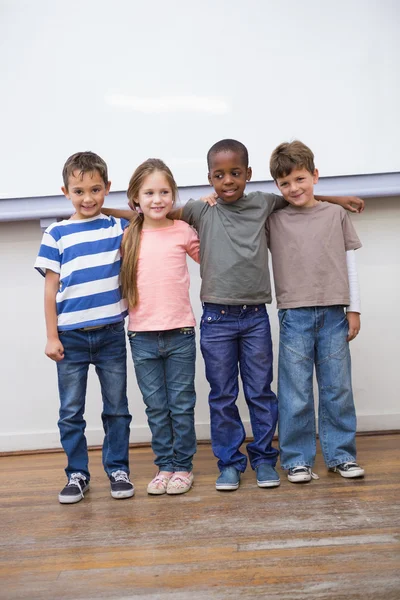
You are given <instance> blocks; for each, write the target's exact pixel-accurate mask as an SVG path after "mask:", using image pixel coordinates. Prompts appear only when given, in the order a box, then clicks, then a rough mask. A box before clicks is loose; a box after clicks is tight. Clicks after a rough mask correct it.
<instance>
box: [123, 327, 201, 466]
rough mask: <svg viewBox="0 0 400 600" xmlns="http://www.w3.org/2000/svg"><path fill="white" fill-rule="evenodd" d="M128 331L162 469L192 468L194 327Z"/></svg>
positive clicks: (193, 444) (155, 450)
mask: <svg viewBox="0 0 400 600" xmlns="http://www.w3.org/2000/svg"><path fill="white" fill-rule="evenodd" d="M128 336H129V342H130V345H131V350H132V358H133V364H134V367H135V373H136V379H137V382H138V385H139V388H140V391H141V392H142V396H143V401H144V403H145V404H146V414H147V419H148V423H149V427H150V430H151V433H152V441H151V447H152V448H153V452H154V454H155V455H156V458H155V461H154V462H155V464H156V465H157V466H158V468H159V470H160V471H191V470H192V468H193V463H192V460H193V455H194V453H195V452H196V432H195V428H194V406H195V403H196V394H195V389H194V375H195V363H196V342H195V333H194V328H193V327H183V328H182V329H171V330H169V331H138V332H134V331H129V332H128Z"/></svg>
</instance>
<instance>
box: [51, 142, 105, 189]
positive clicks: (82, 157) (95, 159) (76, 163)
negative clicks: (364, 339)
mask: <svg viewBox="0 0 400 600" xmlns="http://www.w3.org/2000/svg"><path fill="white" fill-rule="evenodd" d="M75 171H79V175H83V174H84V173H92V172H93V171H98V172H99V173H100V176H101V178H102V180H103V181H104V183H105V185H107V184H108V170H107V165H106V163H105V162H104V160H103V159H102V158H101V157H100V156H99V155H98V154H95V153H94V152H89V151H88V152H76V153H75V154H73V155H72V156H70V157H69V158H68V159H67V161H66V163H65V165H64V168H63V171H62V176H63V181H64V187H65V188H66V189H68V180H69V177H70V175H72V174H73V173H74V172H75Z"/></svg>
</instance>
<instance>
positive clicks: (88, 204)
mask: <svg viewBox="0 0 400 600" xmlns="http://www.w3.org/2000/svg"><path fill="white" fill-rule="evenodd" d="M110 185H111V182H110V181H109V182H108V183H107V185H106V184H105V183H104V181H103V178H102V176H101V175H100V173H99V172H98V171H97V170H94V171H89V172H86V173H81V172H79V171H74V172H73V173H72V174H71V175H70V176H69V177H68V188H66V187H62V188H61V189H62V191H63V193H64V195H65V196H66V197H67V198H69V200H71V202H72V204H73V206H74V209H75V214H74V215H73V216H72V217H71V218H72V219H74V220H81V219H90V218H92V217H97V216H98V215H99V214H100V212H101V208H102V206H103V204H104V198H105V197H106V196H107V194H108V192H109V191H110Z"/></svg>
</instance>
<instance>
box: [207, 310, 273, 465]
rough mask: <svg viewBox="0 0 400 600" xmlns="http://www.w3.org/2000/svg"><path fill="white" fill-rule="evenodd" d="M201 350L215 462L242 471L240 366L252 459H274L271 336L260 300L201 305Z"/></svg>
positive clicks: (255, 462) (257, 462) (254, 461)
mask: <svg viewBox="0 0 400 600" xmlns="http://www.w3.org/2000/svg"><path fill="white" fill-rule="evenodd" d="M200 329H201V344H200V345H201V351H202V354H203V357H204V361H205V365H206V377H207V380H208V383H209V384H210V387H211V391H210V395H209V403H210V420H211V442H212V448H213V452H214V455H215V456H216V457H217V458H218V467H219V469H220V470H221V469H223V468H224V467H228V466H234V467H235V468H236V469H238V470H239V471H241V472H244V471H245V469H246V466H247V457H246V456H245V455H244V454H243V453H242V452H240V450H239V448H240V446H241V445H242V444H243V442H244V440H245V430H244V427H243V423H242V420H241V418H240V415H239V411H238V408H237V406H236V400H237V396H238V393H239V382H238V375H239V368H240V376H241V379H242V382H243V391H244V396H245V399H246V402H247V405H248V407H249V413H250V421H251V426H252V430H253V436H254V441H253V442H250V443H249V444H247V452H248V455H249V459H250V464H251V467H252V468H253V469H255V468H256V467H257V466H258V465H260V464H261V463H269V464H271V465H273V466H275V464H276V460H277V456H278V451H277V450H276V449H275V448H273V447H272V437H273V435H274V433H275V428H276V423H277V418H278V403H277V399H276V396H275V394H274V393H273V391H272V390H271V383H272V341H271V330H270V325H269V318H268V313H267V310H266V308H265V305H264V304H259V305H256V306H246V305H243V306H231V305H228V306H227V305H220V304H210V303H205V304H204V311H203V316H202V319H201V325H200Z"/></svg>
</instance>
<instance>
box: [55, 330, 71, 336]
mask: <svg viewBox="0 0 400 600" xmlns="http://www.w3.org/2000/svg"><path fill="white" fill-rule="evenodd" d="M71 331H73V329H72V330H67V331H59V332H58V337H59V338H61V337H65V336H66V335H68V334H70V333H71Z"/></svg>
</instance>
